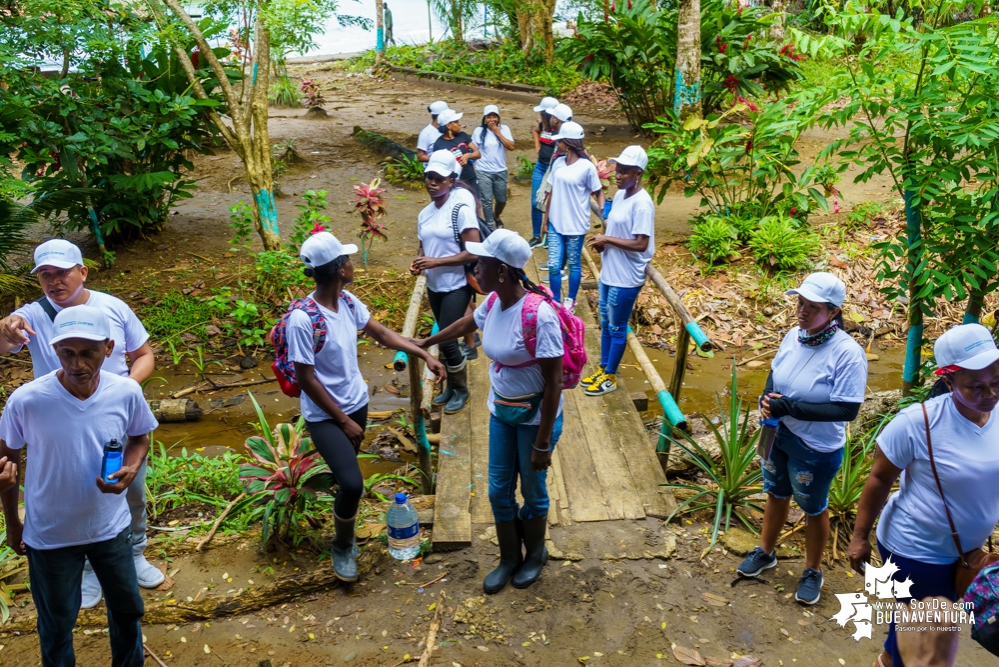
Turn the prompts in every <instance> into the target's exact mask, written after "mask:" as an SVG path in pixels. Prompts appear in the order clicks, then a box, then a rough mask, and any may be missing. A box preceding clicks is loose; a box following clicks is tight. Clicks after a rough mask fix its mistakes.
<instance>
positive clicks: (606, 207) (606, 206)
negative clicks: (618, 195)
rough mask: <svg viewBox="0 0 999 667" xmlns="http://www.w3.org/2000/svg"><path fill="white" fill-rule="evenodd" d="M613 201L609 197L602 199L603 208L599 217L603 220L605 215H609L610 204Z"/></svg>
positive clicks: (605, 217)
mask: <svg viewBox="0 0 999 667" xmlns="http://www.w3.org/2000/svg"><path fill="white" fill-rule="evenodd" d="M613 203H614V202H612V201H611V200H610V199H607V200H604V210H603V212H602V213H601V214H600V217H601V218H603V219H604V220H606V219H607V216H609V215H610V210H611V204H613Z"/></svg>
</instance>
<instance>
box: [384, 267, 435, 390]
mask: <svg viewBox="0 0 999 667" xmlns="http://www.w3.org/2000/svg"><path fill="white" fill-rule="evenodd" d="M426 293H427V275H426V274H425V273H421V274H420V275H419V276H417V278H416V284H415V285H413V293H412V294H411V295H410V297H409V308H408V309H407V310H406V319H405V320H404V321H403V324H402V332H401V335H402V337H403V338H412V337H413V336H415V335H416V325H417V323H418V322H419V321H420V309H422V308H423V297H424V295H425V294H426ZM407 356H408V355H407V354H406V353H405V352H402V351H399V352H396V353H395V358H394V359H393V360H392V365H393V366H394V367H395V369H396V370H397V371H400V372H401V371H404V370H406V361H407V359H406V357H407Z"/></svg>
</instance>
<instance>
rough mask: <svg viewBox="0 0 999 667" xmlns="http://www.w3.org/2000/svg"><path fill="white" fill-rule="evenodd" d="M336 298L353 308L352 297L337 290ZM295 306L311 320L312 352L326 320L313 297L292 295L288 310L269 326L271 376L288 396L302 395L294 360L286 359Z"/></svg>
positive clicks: (323, 337)
mask: <svg viewBox="0 0 999 667" xmlns="http://www.w3.org/2000/svg"><path fill="white" fill-rule="evenodd" d="M340 300H341V301H343V302H345V303H346V304H347V306H348V307H349V308H350V310H351V312H354V300H353V299H351V298H350V297H349V296H347V295H346V294H345V293H343V292H340ZM296 310H302V311H305V314H306V315H308V316H309V320H310V321H311V322H312V352H313V353H314V354H319V351H320V350H322V349H323V346H324V345H325V344H326V320H325V319H324V318H323V313H322V311H321V310H320V309H319V304H318V303H316V301H315V299H312V298H311V297H304V298H301V299H295V300H294V301H292V302H291V303H290V304H288V310H287V311H286V312H285V314H284V315H282V316H281V319H280V320H278V323H277V324H275V325H274V328H273V329H271V332H270V334H269V336H268V337H269V338H270V339H271V344H272V345H273V346H274V362H273V363H272V364H271V370H272V371H273V372H274V377H275V378H277V381H278V386H279V387H280V388H281V393H283V394H284V395H285V396H292V397H297V396H301V395H302V389H301V387H299V386H298V379H297V378H296V377H295V364H294V362H292V361H291V360H290V359H288V320H289V318H291V314H292V313H293V312H295V311H296Z"/></svg>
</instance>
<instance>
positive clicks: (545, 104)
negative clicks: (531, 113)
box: [534, 97, 558, 112]
mask: <svg viewBox="0 0 999 667" xmlns="http://www.w3.org/2000/svg"><path fill="white" fill-rule="evenodd" d="M557 106H558V100H557V99H555V98H554V97H545V98H544V99H542V100H541V104H539V105H538V106H536V107H534V110H535V111H537V112H541V111H548V112H550V111H551V110H552V109H554V108H555V107H557Z"/></svg>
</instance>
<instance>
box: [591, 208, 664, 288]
mask: <svg viewBox="0 0 999 667" xmlns="http://www.w3.org/2000/svg"><path fill="white" fill-rule="evenodd" d="M655 217H656V207H655V206H654V205H653V204H652V197H650V196H649V193H648V192H646V191H645V190H639V191H638V192H636V193H635V194H633V195H632V196H630V197H628V198H625V196H624V190H618V191H617V194H615V195H614V203H613V204H612V205H611V210H610V215H609V216H607V231H605V232H604V234H606V235H607V236H614V237H616V238H619V239H626V240H628V241H633V240H634V239H635V237H636V236H638V235H639V234H644V235H645V236H648V237H649V246H648V247H647V248H646V249H645V251H644V252H635V251H633V250H623V249H621V248H618V247H616V246H612V245H610V244H607V245H605V246H604V251H603V253H602V254H601V255H600V263H601V266H600V282H602V283H603V284H604V285H610V286H612V287H641V286H642V285H644V284H645V265H646V264H648V263H649V260H651V259H652V255H653V254H655V250H656V245H655V232H656V225H655Z"/></svg>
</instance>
